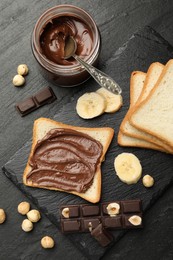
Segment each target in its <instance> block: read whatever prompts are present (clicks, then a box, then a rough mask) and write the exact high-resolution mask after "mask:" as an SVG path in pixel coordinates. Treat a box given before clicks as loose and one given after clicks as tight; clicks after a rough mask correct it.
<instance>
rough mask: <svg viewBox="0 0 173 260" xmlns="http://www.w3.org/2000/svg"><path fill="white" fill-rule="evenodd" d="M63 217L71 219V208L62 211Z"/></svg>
mask: <svg viewBox="0 0 173 260" xmlns="http://www.w3.org/2000/svg"><path fill="white" fill-rule="evenodd" d="M62 215H63V217H64V218H69V217H70V210H69V208H64V209H63V210H62Z"/></svg>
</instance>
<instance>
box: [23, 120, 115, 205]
mask: <svg viewBox="0 0 173 260" xmlns="http://www.w3.org/2000/svg"><path fill="white" fill-rule="evenodd" d="M55 128H65V129H72V130H76V131H79V132H82V133H85V134H87V135H89V136H91V137H92V138H94V139H95V140H97V141H99V142H100V143H101V144H102V146H103V152H102V155H101V158H100V162H99V164H98V167H97V171H96V173H95V176H94V180H93V183H92V185H91V186H90V187H89V189H88V190H87V191H86V192H85V193H78V192H75V191H70V192H68V193H72V194H75V195H78V196H80V197H81V198H83V199H85V200H87V201H90V202H92V203H96V202H98V201H99V200H100V195H101V163H102V161H103V160H104V158H105V154H106V152H107V150H108V147H109V145H110V143H111V141H112V138H113V135H114V130H113V129H112V128H109V127H102V128H85V127H77V126H71V125H66V124H63V123H60V122H56V121H53V120H51V119H48V118H39V119H37V120H36V121H35V122H34V127H33V141H32V147H31V152H30V155H29V159H28V162H27V165H26V168H25V170H24V174H23V182H24V184H25V185H27V186H31V187H37V188H45V189H50V190H51V189H52V190H58V191H64V190H61V189H56V188H47V187H43V186H38V184H37V183H31V182H27V178H26V177H27V175H28V174H29V173H30V171H31V166H30V164H29V162H30V158H31V156H32V155H33V152H34V148H35V146H36V144H37V142H38V141H39V140H41V139H42V138H43V137H44V136H45V135H46V134H47V133H48V132H49V131H50V130H51V129H55ZM64 192H66V191H64Z"/></svg>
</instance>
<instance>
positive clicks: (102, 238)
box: [91, 224, 113, 247]
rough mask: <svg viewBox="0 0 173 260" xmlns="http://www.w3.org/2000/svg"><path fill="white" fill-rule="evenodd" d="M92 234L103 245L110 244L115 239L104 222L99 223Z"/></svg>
mask: <svg viewBox="0 0 173 260" xmlns="http://www.w3.org/2000/svg"><path fill="white" fill-rule="evenodd" d="M91 235H92V236H93V237H94V238H95V239H96V240H97V241H98V242H99V244H100V245H101V246H103V247H105V246H108V245H109V244H110V243H111V242H112V241H113V236H112V234H111V233H110V232H109V231H108V230H106V229H105V228H104V227H103V225H102V224H99V225H98V226H97V227H96V228H95V229H94V230H93V231H92V232H91Z"/></svg>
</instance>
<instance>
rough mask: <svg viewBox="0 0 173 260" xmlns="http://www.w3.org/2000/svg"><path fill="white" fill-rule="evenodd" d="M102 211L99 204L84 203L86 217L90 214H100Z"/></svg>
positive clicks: (83, 210)
mask: <svg viewBox="0 0 173 260" xmlns="http://www.w3.org/2000/svg"><path fill="white" fill-rule="evenodd" d="M99 212H100V209H99V206H96V205H94V206H89V205H83V206H82V215H83V216H84V217H88V216H98V215H99Z"/></svg>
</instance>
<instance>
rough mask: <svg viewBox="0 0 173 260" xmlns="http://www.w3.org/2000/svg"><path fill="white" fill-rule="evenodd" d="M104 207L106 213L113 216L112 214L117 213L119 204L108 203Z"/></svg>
mask: <svg viewBox="0 0 173 260" xmlns="http://www.w3.org/2000/svg"><path fill="white" fill-rule="evenodd" d="M106 209H107V212H108V214H109V215H110V216H112V217H113V216H115V215H117V214H119V212H120V205H119V204H118V203H110V204H109V205H108V206H107V208H106Z"/></svg>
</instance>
